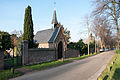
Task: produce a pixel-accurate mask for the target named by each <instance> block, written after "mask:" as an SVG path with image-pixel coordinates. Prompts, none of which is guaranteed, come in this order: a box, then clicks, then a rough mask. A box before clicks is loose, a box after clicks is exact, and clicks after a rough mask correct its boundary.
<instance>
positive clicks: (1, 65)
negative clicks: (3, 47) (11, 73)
mask: <svg viewBox="0 0 120 80" xmlns="http://www.w3.org/2000/svg"><path fill="white" fill-rule="evenodd" d="M2 69H4V54H3V53H2V52H0V70H2Z"/></svg>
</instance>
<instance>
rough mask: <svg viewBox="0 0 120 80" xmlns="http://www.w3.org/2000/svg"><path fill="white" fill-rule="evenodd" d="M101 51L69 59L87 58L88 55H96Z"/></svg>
mask: <svg viewBox="0 0 120 80" xmlns="http://www.w3.org/2000/svg"><path fill="white" fill-rule="evenodd" d="M97 54H99V53H96V54H95V53H93V54H90V55H83V56H80V57H75V58H69V59H72V60H80V59H84V58H87V57H90V56H95V55H97Z"/></svg>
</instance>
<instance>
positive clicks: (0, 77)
mask: <svg viewBox="0 0 120 80" xmlns="http://www.w3.org/2000/svg"><path fill="white" fill-rule="evenodd" d="M20 75H21V73H20V72H18V71H15V73H14V74H12V72H11V70H3V71H0V80H8V79H10V78H13V77H17V76H20Z"/></svg>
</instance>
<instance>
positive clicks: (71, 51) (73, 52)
mask: <svg viewBox="0 0 120 80" xmlns="http://www.w3.org/2000/svg"><path fill="white" fill-rule="evenodd" d="M78 56H79V51H78V50H74V49H68V50H67V51H66V53H65V58H73V57H78Z"/></svg>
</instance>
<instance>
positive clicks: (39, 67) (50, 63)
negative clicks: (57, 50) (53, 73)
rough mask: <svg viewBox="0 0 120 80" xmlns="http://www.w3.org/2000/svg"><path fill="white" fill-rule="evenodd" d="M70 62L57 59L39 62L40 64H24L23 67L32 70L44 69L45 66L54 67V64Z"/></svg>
mask: <svg viewBox="0 0 120 80" xmlns="http://www.w3.org/2000/svg"><path fill="white" fill-rule="evenodd" d="M70 62H72V61H69V60H64V61H62V60H58V61H51V62H46V63H41V64H34V65H28V66H24V67H23V68H26V69H32V70H42V69H45V68H50V67H55V66H59V65H62V64H66V63H70Z"/></svg>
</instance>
